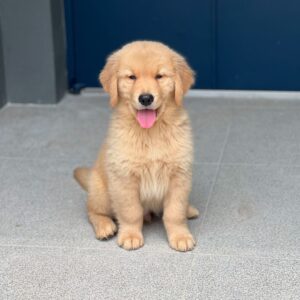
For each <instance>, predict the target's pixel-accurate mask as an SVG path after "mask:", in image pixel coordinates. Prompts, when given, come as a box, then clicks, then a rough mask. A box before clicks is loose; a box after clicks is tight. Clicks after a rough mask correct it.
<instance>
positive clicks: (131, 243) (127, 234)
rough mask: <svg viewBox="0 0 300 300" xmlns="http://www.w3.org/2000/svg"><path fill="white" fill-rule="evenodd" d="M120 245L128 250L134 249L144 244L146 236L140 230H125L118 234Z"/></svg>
mask: <svg viewBox="0 0 300 300" xmlns="http://www.w3.org/2000/svg"><path fill="white" fill-rule="evenodd" d="M118 245H119V246H120V247H123V248H124V249H126V250H134V249H138V248H140V247H142V246H143V245H144V238H143V235H142V233H141V232H139V231H127V230H124V231H122V232H119V234H118Z"/></svg>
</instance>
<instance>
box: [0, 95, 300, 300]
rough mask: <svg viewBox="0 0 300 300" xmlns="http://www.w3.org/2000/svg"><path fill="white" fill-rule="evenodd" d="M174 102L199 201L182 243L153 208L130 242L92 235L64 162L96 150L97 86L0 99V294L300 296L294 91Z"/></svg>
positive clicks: (100, 120)
mask: <svg viewBox="0 0 300 300" xmlns="http://www.w3.org/2000/svg"><path fill="white" fill-rule="evenodd" d="M185 103H186V107H187V108H188V110H189V112H190V116H191V119H192V125H193V129H194V139H195V164H194V178H193V183H194V184H193V191H192V194H191V202H192V203H194V205H196V206H197V207H198V208H199V209H200V210H201V217H200V218H199V219H197V220H193V221H190V226H191V229H192V231H193V233H194V235H195V236H196V237H197V241H198V244H197V247H196V249H195V250H194V251H192V252H189V253H177V252H175V251H173V250H171V249H170V248H169V247H168V245H167V242H166V235H165V232H164V229H163V226H162V224H161V221H160V220H155V221H154V222H153V223H152V224H150V225H146V226H145V228H144V234H145V242H146V244H145V246H144V247H143V248H142V249H140V250H138V251H132V252H126V251H125V250H123V249H120V248H119V247H117V245H116V240H115V238H113V239H112V240H110V241H107V242H100V241H97V240H96V239H95V238H94V234H93V230H92V228H91V226H90V225H89V223H88V221H87V216H86V212H85V193H84V192H83V191H82V190H81V189H80V188H79V186H77V184H76V183H75V182H74V180H73V179H72V170H73V168H74V167H75V166H78V165H90V164H91V163H92V162H93V160H94V158H95V157H96V155H97V151H98V148H99V145H100V143H101V141H102V140H103V138H104V136H105V133H106V129H107V126H108V120H109V114H110V109H109V108H108V106H107V97H106V96H101V97H95V96H67V97H66V98H65V99H64V101H62V102H61V103H60V104H59V105H57V106H34V105H8V106H6V107H5V108H4V109H2V110H1V111H0V182H1V188H0V261H1V263H0V291H1V292H0V299H22V300H23V299H122V300H123V299H272V300H273V299H299V298H300V296H299V295H300V102H297V101H284V100H282V101H280V100H274V101H272V100H261V101H258V100H255V101H254V100H248V99H235V100H230V99H222V100H221V99H208V98H203V97H200V98H199V97H198V98H197V97H190V98H188V99H186V102H185Z"/></svg>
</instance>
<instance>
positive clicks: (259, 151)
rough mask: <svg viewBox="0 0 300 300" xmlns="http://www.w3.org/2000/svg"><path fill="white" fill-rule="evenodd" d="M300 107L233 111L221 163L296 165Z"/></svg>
mask: <svg viewBox="0 0 300 300" xmlns="http://www.w3.org/2000/svg"><path fill="white" fill-rule="evenodd" d="M299 115H300V106H299V107H296V108H293V107H291V108H282V109H278V108H277V109H276V106H275V108H272V107H270V108H269V109H260V108H257V107H255V106H252V107H248V108H244V109H234V111H233V117H232V126H231V132H230V135H229V137H228V143H227V146H226V148H225V152H224V157H223V162H225V163H251V164H253V163H255V164H272V163H283V164H298V165H300V118H299Z"/></svg>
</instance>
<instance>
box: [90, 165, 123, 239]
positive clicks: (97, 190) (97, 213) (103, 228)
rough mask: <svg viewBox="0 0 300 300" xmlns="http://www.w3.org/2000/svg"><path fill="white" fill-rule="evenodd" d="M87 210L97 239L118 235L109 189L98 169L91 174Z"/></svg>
mask: <svg viewBox="0 0 300 300" xmlns="http://www.w3.org/2000/svg"><path fill="white" fill-rule="evenodd" d="M87 209H88V217H89V220H90V222H91V224H92V225H93V227H94V230H95V234H96V238H97V239H101V240H103V239H108V238H109V237H111V236H113V235H114V234H115V233H116V231H117V226H116V224H115V222H114V221H113V220H112V216H113V213H112V208H111V203H110V199H109V197H108V192H107V187H106V185H105V182H104V180H103V177H102V176H101V174H100V172H99V171H98V170H96V169H93V170H92V171H91V174H90V180H89V187H88V202H87Z"/></svg>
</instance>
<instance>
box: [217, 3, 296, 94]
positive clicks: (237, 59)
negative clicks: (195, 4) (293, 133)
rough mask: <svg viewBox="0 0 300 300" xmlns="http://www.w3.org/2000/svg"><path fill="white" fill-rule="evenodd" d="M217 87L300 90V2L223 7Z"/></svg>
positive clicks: (220, 11) (219, 8)
mask: <svg viewBox="0 0 300 300" xmlns="http://www.w3.org/2000/svg"><path fill="white" fill-rule="evenodd" d="M216 44H217V65H218V72H217V87H218V88H222V89H249V90H252V89H254V90H300V2H299V0H289V1H284V0H263V1H261V0H251V1H249V0H226V1H218V5H217V43H216Z"/></svg>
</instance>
